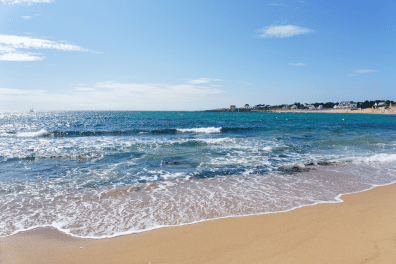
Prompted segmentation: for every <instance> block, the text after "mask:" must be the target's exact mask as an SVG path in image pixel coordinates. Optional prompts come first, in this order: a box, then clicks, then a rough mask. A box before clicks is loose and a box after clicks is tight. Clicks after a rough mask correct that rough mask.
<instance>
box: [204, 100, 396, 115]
mask: <svg viewBox="0 0 396 264" xmlns="http://www.w3.org/2000/svg"><path fill="white" fill-rule="evenodd" d="M205 112H302V113H307V112H318V113H366V114H396V103H395V102H394V101H391V100H375V101H368V100H366V101H364V102H354V101H342V102H327V103H311V104H308V103H304V104H301V103H299V102H295V103H294V104H281V105H266V104H258V105H255V106H250V105H249V104H245V105H244V106H243V107H237V106H236V105H231V106H230V107H229V108H219V109H213V110H206V111H205Z"/></svg>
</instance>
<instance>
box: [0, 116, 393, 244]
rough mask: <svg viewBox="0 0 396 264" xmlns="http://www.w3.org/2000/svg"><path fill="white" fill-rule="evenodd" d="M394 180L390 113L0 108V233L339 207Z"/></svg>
mask: <svg viewBox="0 0 396 264" xmlns="http://www.w3.org/2000/svg"><path fill="white" fill-rule="evenodd" d="M395 181H396V116H394V115H374V114H332V113H262V112H260V113H259V112H255V113H254V112H247V113H242V112H217V113H214V112H137V111H133V112H132V111H125V112H120V111H81V112H78V111H56V112H51V111H43V112H34V113H29V112H5V111H3V112H0V236H1V237H4V236H10V235H13V234H16V233H18V232H21V231H26V230H30V229H33V228H38V227H53V228H57V229H59V230H60V231H62V232H65V233H67V234H70V235H72V236H76V237H83V238H96V239H99V238H108V237H115V236H119V235H125V234H131V233H137V232H143V231H147V230H152V229H156V228H162V227H168V226H179V225H186V224H193V223H197V222H201V221H207V220H212V219H218V218H225V217H238V216H246V215H259V214H268V213H277V212H285V211H290V210H293V209H296V208H300V207H303V206H312V205H315V204H319V203H338V202H342V200H341V199H342V197H341V195H342V194H347V193H355V192H361V191H365V190H369V189H371V188H373V187H376V186H381V185H387V184H391V183H394V182H395Z"/></svg>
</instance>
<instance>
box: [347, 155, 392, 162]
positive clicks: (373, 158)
mask: <svg viewBox="0 0 396 264" xmlns="http://www.w3.org/2000/svg"><path fill="white" fill-rule="evenodd" d="M394 161H396V154H390V153H389V154H388V153H381V154H375V155H372V156H369V157H356V158H354V163H361V162H364V163H377V162H379V163H388V162H394Z"/></svg>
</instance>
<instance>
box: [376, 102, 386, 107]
mask: <svg viewBox="0 0 396 264" xmlns="http://www.w3.org/2000/svg"><path fill="white" fill-rule="evenodd" d="M380 106H386V103H385V102H379V103H378V107H380Z"/></svg>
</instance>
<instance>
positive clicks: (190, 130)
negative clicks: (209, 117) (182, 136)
mask: <svg viewBox="0 0 396 264" xmlns="http://www.w3.org/2000/svg"><path fill="white" fill-rule="evenodd" d="M176 130H177V131H179V132H182V133H205V134H211V133H220V132H221V127H199V128H178V129H176Z"/></svg>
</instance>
